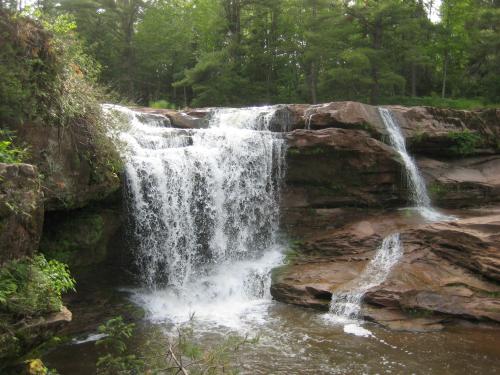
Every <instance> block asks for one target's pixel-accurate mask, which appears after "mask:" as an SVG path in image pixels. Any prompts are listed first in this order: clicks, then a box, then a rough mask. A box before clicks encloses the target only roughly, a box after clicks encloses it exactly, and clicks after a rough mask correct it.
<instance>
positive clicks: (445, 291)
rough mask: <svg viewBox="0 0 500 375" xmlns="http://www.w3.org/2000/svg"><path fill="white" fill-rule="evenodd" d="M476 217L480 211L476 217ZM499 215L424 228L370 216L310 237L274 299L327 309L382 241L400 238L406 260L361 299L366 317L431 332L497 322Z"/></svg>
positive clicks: (278, 280) (282, 275) (279, 279)
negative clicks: (455, 323)
mask: <svg viewBox="0 0 500 375" xmlns="http://www.w3.org/2000/svg"><path fill="white" fill-rule="evenodd" d="M475 213H476V215H477V213H478V212H477V211H476V212H475ZM499 225H500V214H498V213H494V214H490V215H487V216H473V217H468V218H464V219H461V220H458V221H456V222H448V223H431V224H423V223H421V222H420V223H419V222H418V220H416V219H414V218H407V217H405V215H404V214H401V213H400V216H399V217H398V216H397V215H396V214H389V215H387V214H385V215H380V214H379V215H375V214H371V215H367V216H366V217H365V218H364V219H363V220H360V221H359V222H357V223H356V222H351V223H348V224H346V225H345V226H344V227H342V228H340V229H332V230H331V231H329V232H328V231H324V232H323V235H320V234H316V235H311V236H310V237H309V239H308V240H307V241H306V242H304V243H302V244H301V248H300V250H301V251H300V253H299V255H298V256H297V257H296V258H295V259H294V261H293V262H292V263H291V264H289V265H287V266H284V267H283V268H282V269H281V271H280V272H279V273H278V274H277V275H276V276H275V278H274V279H273V285H272V288H271V291H272V295H273V296H274V298H276V299H278V300H280V301H283V302H289V303H292V304H297V305H301V306H308V307H313V308H320V309H323V310H325V309H327V308H328V303H329V298H328V296H329V295H330V296H331V293H334V292H335V290H337V289H341V290H342V289H348V286H349V283H350V282H351V281H353V280H355V279H356V277H357V276H358V275H359V273H360V272H361V271H362V270H363V269H364V268H365V266H366V264H367V263H368V261H369V260H370V259H371V258H372V257H373V254H374V251H373V250H375V249H376V248H377V246H378V245H379V244H380V242H381V235H386V234H387V233H391V232H394V231H400V232H401V239H402V241H403V246H404V254H403V257H402V258H401V259H400V260H399V262H398V263H397V265H396V266H395V267H394V268H393V269H392V270H391V272H390V273H389V275H388V277H387V278H386V280H385V281H384V282H383V283H382V284H381V285H378V286H375V287H373V288H372V289H370V290H369V291H368V292H367V293H366V294H365V297H364V302H365V305H364V308H363V315H364V316H365V318H367V319H370V320H374V321H377V322H379V323H381V324H383V325H386V326H388V327H390V328H394V329H399V330H417V331H428V330H436V329H440V328H442V326H443V324H444V323H446V322H449V321H452V320H457V319H467V320H473V321H482V322H497V323H500V285H499V284H498V281H499V280H500V272H499V271H500V247H499V243H500V241H499V240H500V230H499V229H500V227H499Z"/></svg>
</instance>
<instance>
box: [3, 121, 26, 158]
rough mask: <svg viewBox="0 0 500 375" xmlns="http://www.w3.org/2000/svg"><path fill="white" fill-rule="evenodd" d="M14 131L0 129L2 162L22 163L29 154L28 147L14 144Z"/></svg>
mask: <svg viewBox="0 0 500 375" xmlns="http://www.w3.org/2000/svg"><path fill="white" fill-rule="evenodd" d="M13 142H14V136H13V133H12V132H9V131H7V130H3V129H0V163H22V162H23V161H25V160H26V158H27V156H28V149H27V148H21V147H17V146H15V145H14V143H13Z"/></svg>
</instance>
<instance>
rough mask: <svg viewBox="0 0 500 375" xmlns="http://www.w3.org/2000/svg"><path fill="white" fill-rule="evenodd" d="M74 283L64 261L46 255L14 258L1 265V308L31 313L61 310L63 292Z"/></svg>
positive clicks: (25, 314) (21, 314) (23, 314)
mask: <svg viewBox="0 0 500 375" xmlns="http://www.w3.org/2000/svg"><path fill="white" fill-rule="evenodd" d="M74 286H75V281H74V279H73V278H72V277H71V275H70V272H69V270H68V267H67V266H66V265H65V264H64V263H61V262H58V261H56V260H51V261H47V260H46V259H45V257H44V256H43V255H37V256H35V257H34V258H31V259H29V258H26V259H22V260H15V261H11V262H9V263H7V264H4V265H3V266H2V268H1V269H0V312H2V313H7V314H9V315H13V316H14V317H32V316H38V315H43V314H46V313H50V312H54V311H59V310H60V309H61V307H62V299H61V295H62V293H63V292H66V291H68V290H73V289H74Z"/></svg>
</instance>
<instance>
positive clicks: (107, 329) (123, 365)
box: [96, 316, 144, 374]
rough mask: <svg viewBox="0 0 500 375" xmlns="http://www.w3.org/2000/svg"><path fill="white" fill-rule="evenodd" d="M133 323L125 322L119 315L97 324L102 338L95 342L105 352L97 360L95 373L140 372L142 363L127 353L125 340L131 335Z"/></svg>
mask: <svg viewBox="0 0 500 375" xmlns="http://www.w3.org/2000/svg"><path fill="white" fill-rule="evenodd" d="M134 326H135V325H134V324H133V323H130V324H127V323H125V322H124V321H123V318H122V317H121V316H119V317H116V318H113V319H110V320H108V321H107V322H106V323H105V324H103V325H101V326H99V333H102V334H104V335H105V337H104V338H102V339H100V340H98V341H97V342H96V346H98V347H102V348H103V349H104V350H105V352H106V354H105V355H103V356H101V357H99V358H98V360H97V364H96V366H97V374H119V373H140V371H141V369H142V368H143V367H144V363H143V362H142V361H141V360H140V359H138V358H137V357H136V356H135V355H132V354H127V341H128V340H129V339H130V337H132V334H133V332H134Z"/></svg>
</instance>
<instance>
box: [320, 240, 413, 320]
mask: <svg viewBox="0 0 500 375" xmlns="http://www.w3.org/2000/svg"><path fill="white" fill-rule="evenodd" d="M402 255H403V247H402V245H401V241H400V239H399V233H394V234H391V235H389V236H387V237H385V238H384V240H383V241H382V244H381V245H380V247H379V248H378V249H377V251H376V253H375V257H374V258H373V259H372V260H371V261H370V263H368V265H367V266H366V268H365V269H364V270H363V271H362V272H361V274H360V275H359V277H358V278H356V279H355V280H353V281H352V283H350V285H349V291H344V292H342V291H341V292H338V293H334V294H333V295H332V301H331V302H330V314H329V319H331V320H333V321H335V322H340V323H344V322H348V321H349V320H350V319H357V318H358V316H359V313H360V311H361V302H362V300H363V296H364V295H365V293H366V292H367V291H368V290H370V289H371V288H373V287H375V286H377V285H380V284H381V283H383V282H384V280H385V279H386V278H387V276H388V274H389V272H390V271H391V269H392V267H394V265H395V264H396V263H397V262H398V260H399V259H400V258H401V256H402Z"/></svg>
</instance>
